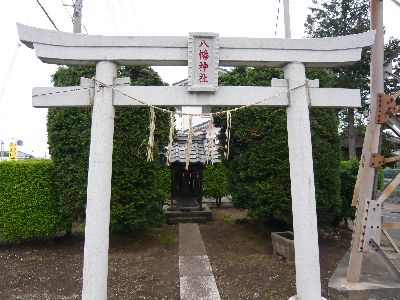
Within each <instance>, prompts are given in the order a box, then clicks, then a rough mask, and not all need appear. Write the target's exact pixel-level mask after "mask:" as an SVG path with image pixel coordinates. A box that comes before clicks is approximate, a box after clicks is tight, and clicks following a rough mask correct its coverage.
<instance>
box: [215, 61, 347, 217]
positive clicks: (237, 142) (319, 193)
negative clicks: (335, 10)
mask: <svg viewBox="0 0 400 300" xmlns="http://www.w3.org/2000/svg"><path fill="white" fill-rule="evenodd" d="M282 76H283V72H282V70H281V69H276V68H261V67H260V68H236V69H234V70H233V71H231V72H228V73H227V74H224V75H222V76H221V77H220V83H221V84H222V85H249V86H265V85H269V83H270V82H271V79H272V78H282ZM307 76H308V78H310V79H315V78H319V79H320V80H321V86H331V85H332V74H331V73H330V72H329V71H328V70H324V69H322V70H315V69H309V70H307ZM215 124H216V126H218V127H221V132H225V130H226V119H225V118H222V117H220V118H215ZM337 128H338V118H337V111H336V110H335V109H325V108H324V109H313V110H312V111H311V130H312V143H313V157H314V170H315V184H316V199H317V210H318V216H319V219H318V220H319V223H320V224H329V223H331V221H333V220H334V219H335V218H336V217H337V214H338V213H339V207H340V197H339V187H340V181H339V162H340V148H339V145H340V143H339V136H338V130H337ZM219 139H220V141H221V144H222V146H224V145H225V144H226V138H225V135H224V134H222V135H220V136H219ZM224 164H225V165H226V166H227V168H228V181H229V190H230V192H231V195H232V201H233V204H234V205H235V206H236V207H239V208H244V209H246V210H247V211H248V213H249V215H250V216H251V217H253V218H270V219H278V220H282V221H284V222H286V223H288V224H290V223H291V222H292V214H291V195H290V176H289V159H288V140H287V127H286V112H285V109H283V108H260V107H257V108H249V109H243V110H240V111H237V112H235V113H234V114H233V118H232V130H231V143H230V159H229V160H228V161H225V162H224Z"/></svg>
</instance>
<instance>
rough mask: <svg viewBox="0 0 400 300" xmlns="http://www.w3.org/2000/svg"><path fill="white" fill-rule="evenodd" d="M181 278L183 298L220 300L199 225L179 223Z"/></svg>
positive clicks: (181, 294)
mask: <svg viewBox="0 0 400 300" xmlns="http://www.w3.org/2000/svg"><path fill="white" fill-rule="evenodd" d="M179 279H180V297H181V300H220V299H221V298H220V296H219V292H218V287H217V284H216V283H215V278H214V275H213V272H212V268H211V265H210V261H209V259H208V256H207V252H206V248H205V247H204V243H203V240H202V238H201V233H200V230H199V226H198V225H197V224H195V223H180V224H179Z"/></svg>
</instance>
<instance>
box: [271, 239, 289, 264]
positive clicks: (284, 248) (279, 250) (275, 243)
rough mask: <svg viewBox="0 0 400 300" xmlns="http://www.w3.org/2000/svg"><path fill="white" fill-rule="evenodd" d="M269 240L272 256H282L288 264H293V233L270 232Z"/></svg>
mask: <svg viewBox="0 0 400 300" xmlns="http://www.w3.org/2000/svg"><path fill="white" fill-rule="evenodd" d="M271 239H272V248H273V251H274V254H277V255H280V256H283V257H284V258H285V259H286V262H287V263H288V264H294V236H293V232H291V231H284V232H272V233H271Z"/></svg>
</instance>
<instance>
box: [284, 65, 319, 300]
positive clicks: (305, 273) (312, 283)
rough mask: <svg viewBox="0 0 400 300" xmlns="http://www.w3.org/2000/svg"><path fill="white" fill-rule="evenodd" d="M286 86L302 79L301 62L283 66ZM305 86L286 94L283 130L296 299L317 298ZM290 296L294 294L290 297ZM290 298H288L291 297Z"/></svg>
mask: <svg viewBox="0 0 400 300" xmlns="http://www.w3.org/2000/svg"><path fill="white" fill-rule="evenodd" d="M284 75H285V78H286V79H287V80H288V84H289V89H291V88H294V87H296V86H299V85H300V84H302V83H304V82H306V80H307V79H306V73H305V67H304V65H303V64H302V63H296V62H293V63H290V64H288V65H286V66H285V68H284ZM307 88H308V87H307V86H303V87H300V88H297V89H294V90H292V91H291V92H290V95H289V106H288V107H287V109H286V112H287V130H288V141H289V161H290V182H291V194H292V213H293V233H294V247H295V249H296V251H295V258H296V259H295V264H296V271H297V270H302V271H301V272H298V271H297V272H296V289H297V294H298V296H299V299H302V300H303V299H304V300H305V299H307V300H321V283H320V266H319V252H318V249H319V248H318V231H317V215H316V213H315V212H316V204H315V187H314V170H313V159H312V145H311V129H310V117H309V110H308V105H309V103H308V101H309V97H308V95H307ZM293 298H294V297H293ZM291 299H292V298H291Z"/></svg>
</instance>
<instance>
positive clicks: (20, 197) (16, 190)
mask: <svg viewBox="0 0 400 300" xmlns="http://www.w3.org/2000/svg"><path fill="white" fill-rule="evenodd" d="M53 168H54V166H53V163H52V161H50V160H24V161H13V162H10V161H7V162H1V163H0V181H1V185H0V237H1V238H2V239H4V240H8V241H21V240H26V239H31V238H38V237H43V236H46V235H48V234H50V233H53V232H54V231H55V229H56V226H57V224H58V223H59V221H60V217H59V214H58V211H57V207H56V205H55V204H56V201H55V197H54V191H53V185H52V179H53V171H54V170H53Z"/></svg>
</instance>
